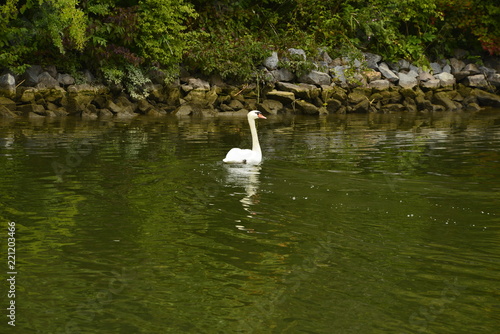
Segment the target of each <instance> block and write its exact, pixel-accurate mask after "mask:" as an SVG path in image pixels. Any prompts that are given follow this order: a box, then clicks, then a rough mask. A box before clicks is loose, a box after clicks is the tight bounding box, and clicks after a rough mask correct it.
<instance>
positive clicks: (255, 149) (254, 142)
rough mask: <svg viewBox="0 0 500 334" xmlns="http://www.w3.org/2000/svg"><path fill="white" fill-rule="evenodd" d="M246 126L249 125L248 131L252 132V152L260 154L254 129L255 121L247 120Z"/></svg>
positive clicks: (255, 129)
mask: <svg viewBox="0 0 500 334" xmlns="http://www.w3.org/2000/svg"><path fill="white" fill-rule="evenodd" d="M248 124H250V131H251V132H252V151H254V152H258V153H261V151H260V144H259V137H258V136H257V128H256V127H255V120H254V119H249V120H248Z"/></svg>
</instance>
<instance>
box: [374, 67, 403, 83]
mask: <svg viewBox="0 0 500 334" xmlns="http://www.w3.org/2000/svg"><path fill="white" fill-rule="evenodd" d="M378 70H379V71H380V73H382V75H383V76H384V77H385V78H386V79H387V80H389V81H390V82H396V81H398V80H399V77H398V76H397V75H396V73H394V72H393V71H391V70H390V69H389V66H388V65H387V64H386V63H380V65H379V66H378Z"/></svg>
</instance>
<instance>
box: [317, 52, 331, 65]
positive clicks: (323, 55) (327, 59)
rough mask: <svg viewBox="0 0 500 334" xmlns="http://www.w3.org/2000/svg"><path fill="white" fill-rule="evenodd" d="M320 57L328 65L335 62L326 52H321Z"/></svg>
mask: <svg viewBox="0 0 500 334" xmlns="http://www.w3.org/2000/svg"><path fill="white" fill-rule="evenodd" d="M319 56H320V58H321V60H322V61H323V62H324V63H325V64H326V65H329V64H330V63H331V62H332V61H333V59H332V57H330V55H329V54H328V52H326V50H320V52H319Z"/></svg>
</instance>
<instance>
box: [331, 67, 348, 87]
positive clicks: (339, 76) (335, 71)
mask: <svg viewBox="0 0 500 334" xmlns="http://www.w3.org/2000/svg"><path fill="white" fill-rule="evenodd" d="M346 68H347V67H346V66H344V65H338V66H335V67H334V68H332V69H331V72H332V77H333V79H334V81H338V82H341V83H344V84H345V83H347V79H346V77H345V73H344V72H345V69H346Z"/></svg>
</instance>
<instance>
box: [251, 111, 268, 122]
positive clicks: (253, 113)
mask: <svg viewBox="0 0 500 334" xmlns="http://www.w3.org/2000/svg"><path fill="white" fill-rule="evenodd" d="M247 117H248V119H249V120H250V119H257V118H262V119H267V118H266V116H264V115H262V113H261V112H260V111H258V110H252V111H250V112H249V113H248V114H247Z"/></svg>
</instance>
